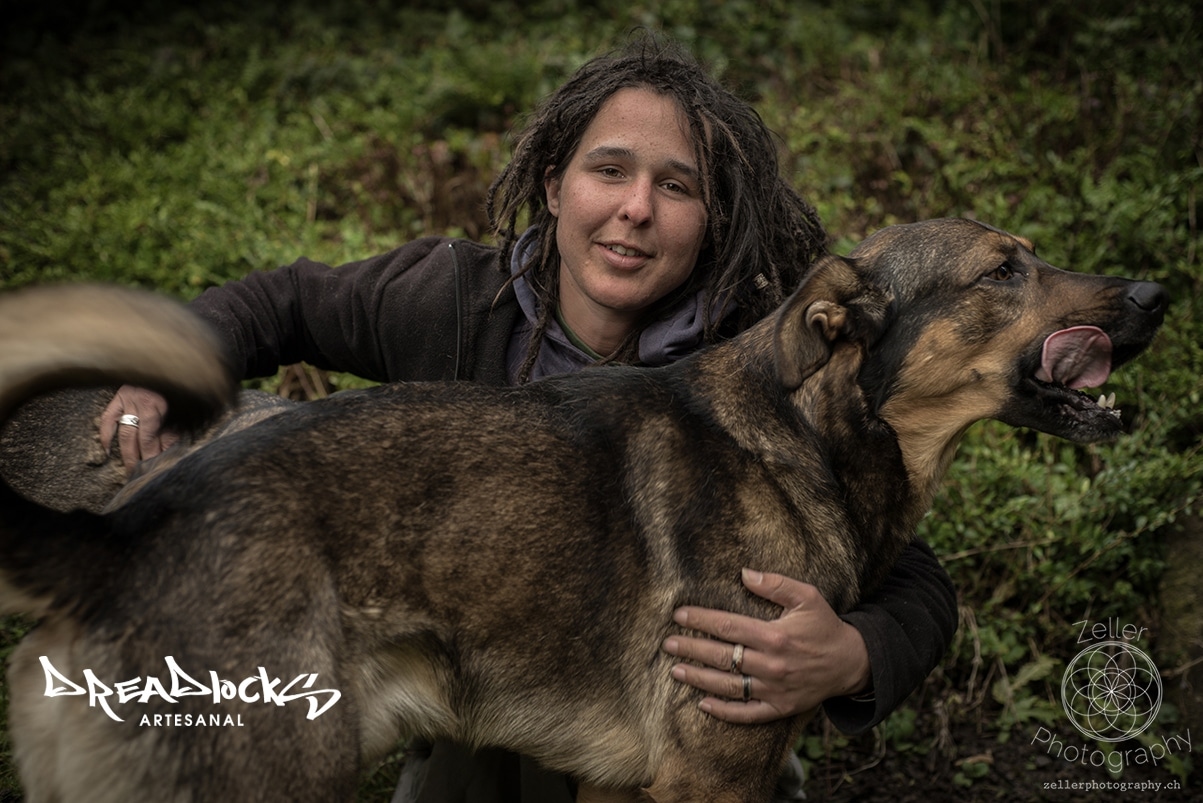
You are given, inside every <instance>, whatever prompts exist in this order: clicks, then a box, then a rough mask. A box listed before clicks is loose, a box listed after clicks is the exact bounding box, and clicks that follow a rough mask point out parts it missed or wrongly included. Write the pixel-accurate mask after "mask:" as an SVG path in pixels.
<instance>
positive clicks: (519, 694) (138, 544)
mask: <svg viewBox="0 0 1203 803" xmlns="http://www.w3.org/2000/svg"><path fill="white" fill-rule="evenodd" d="M1165 307H1166V299H1165V296H1164V294H1163V292H1162V290H1161V288H1160V287H1158V286H1157V285H1155V284H1151V283H1147V282H1132V281H1127V280H1124V279H1118V278H1108V277H1101V276H1086V275H1079V274H1073V273H1067V272H1064V271H1061V270H1058V269H1056V268H1053V267H1051V266H1050V265H1048V264H1046V263H1045V262H1043V261H1041V260H1040V259H1039V258H1037V257H1036V255H1035V254H1034V253H1033V251H1032V248H1031V245H1030V244H1029V243H1028V242H1026V241H1025V240H1022V239H1020V238H1017V237H1014V236H1012V235H1009V234H1006V233H1004V232H1001V231H998V230H995V229H992V228H990V227H987V226H984V225H982V224H979V223H976V222H973V221H968V220H939V221H930V222H924V223H918V224H914V225H909V226H898V227H893V228H889V229H885V230H883V231H881V232H879V233H877V234H875V235H874V236H872V237H870V238H869V239H867V240H866V241H865V242H864V243H863V244H862V245H861V246H860V247H858V248H857V249H856V250H855V251H854V252H853V254H852V256H851V257H850V258H847V259H844V258H839V257H834V256H832V257H826V258H824V259H823V260H821V261H820V262H819V263H818V264H817V265H816V266H815V267H814V268H813V270H812V271H811V272H810V273H809V274H808V276H807V278H806V280H805V281H804V282H803V284H802V285H801V287H800V288H799V289H798V290H797V291H796V293H795V294H794V295H793V296H792V297H791V298H790V299H789V300H788V301H787V302H786V303H785V304H784V305H783V306H782V307H781V308H780V309H779V310H777V312H775V313H774V314H773V315H771V316H770V317H769V318H767V319H765V320H764V321H763V322H761V323H760V324H758V325H757V326H755V327H753V328H752V329H750V330H749V331H747V332H745V333H744V334H742V335H740V336H738V337H736V338H734V339H732V340H730V341H727V342H725V343H722V344H720V345H717V346H715V347H712V348H709V349H706V350H703V351H702V352H699V353H698V354H697V355H695V356H693V357H691V358H689V359H686V360H682V361H681V362H678V363H675V364H673V365H671V366H668V367H665V368H657V369H645V368H623V367H610V368H599V369H591V370H587V371H584V372H582V373H580V374H577V375H574V376H569V377H564V378H555V379H550V380H545V381H542V382H538V383H533V384H531V385H528V386H524V387H521V388H516V389H490V388H483V387H477V386H472V385H465V384H414V385H393V386H385V387H380V388H376V389H373V390H369V391H355V392H347V393H341V394H336V395H335V396H333V397H331V398H330V399H328V400H325V401H322V402H315V403H312V404H307V405H301V406H299V407H297V408H295V409H292V410H288V411H285V412H282V413H280V414H278V415H274V416H272V417H271V418H269V419H268V420H266V421H264V422H262V423H259V424H256V425H254V426H250V427H247V428H245V429H242V430H240V431H238V432H236V433H234V434H230V435H227V436H225V437H221V438H218V439H216V440H212V441H210V442H209V443H208V444H207V445H204V446H203V447H201V448H196V449H195V450H194V451H192V452H191V453H190V454H186V455H184V456H182V457H180V458H179V459H178V460H175V461H174V462H172V463H170V464H169V465H166V466H165V467H164V468H163V470H161V471H159V472H157V473H155V474H154V475H153V476H150V477H148V478H147V479H146V480H145V481H144V482H143V483H142V484H140V486H139V487H138V488H137V489H136V491H134V492H132V493H130V494H128V496H127V498H126V499H125V500H124V502H123V504H120V505H118V506H115V507H114V509H112V510H110V511H109V512H107V513H104V514H97V513H92V512H83V511H77V512H69V513H59V512H55V511H53V510H50V509H49V508H47V507H46V506H44V505H41V504H38V503H36V502H32V501H29V500H27V499H26V498H25V497H23V496H22V495H20V494H18V493H17V492H15V491H14V490H12V488H11V487H9V486H8V485H7V484H5V485H4V486H3V487H2V488H0V505H2V510H3V513H2V514H0V602H2V603H3V610H5V611H22V612H27V613H30V614H32V615H34V616H36V617H38V618H39V619H40V624H39V625H38V627H37V628H36V629H35V630H34V631H33V632H32V633H31V634H30V635H29V636H28V637H27V638H26V639H25V640H24V642H23V643H22V644H21V645H20V646H19V648H18V651H17V652H16V654H15V655H14V657H13V660H12V666H11V669H10V673H9V683H10V697H11V703H10V706H11V707H10V716H9V725H10V730H11V733H12V740H13V743H14V746H15V753H16V757H17V761H18V764H19V768H20V772H21V777H22V779H23V782H24V784H25V786H26V788H27V790H28V794H29V798H28V799H29V800H30V801H31V803H38V801H60V800H61V801H74V800H91V801H138V800H142V801H156V803H162V802H164V801H218V800H221V801H225V800H254V801H290V803H291V802H294V801H322V802H323V803H326V802H327V801H332V800H347V799H350V798H351V797H353V795H354V791H355V788H356V784H357V779H358V773H359V770H360V768H361V767H363V766H365V762H367V761H369V760H370V759H371V758H372V757H373V756H377V755H379V754H381V753H382V752H383V751H386V750H387V749H389V748H390V747H392V746H393V745H394V744H395V743H396V742H397V740H398V739H399V737H400V736H402V735H403V734H418V735H422V736H425V737H428V738H446V739H451V740H456V741H460V742H462V743H464V744H467V745H471V746H484V745H494V746H501V747H505V748H510V749H512V750H515V751H518V752H521V753H524V754H527V755H530V756H532V757H534V758H536V759H538V760H539V761H541V762H543V763H544V764H545V765H547V766H548V767H550V768H553V769H556V770H560V771H563V772H566V773H569V774H571V775H573V776H575V777H576V778H578V779H580V780H581V782H582V783H583V787H582V789H583V792H582V797H585V796H588V795H593V796H594V799H601V798H615V799H626V798H629V799H635V798H637V797H640V796H646V797H647V798H649V799H654V800H657V801H701V800H706V801H762V800H767V798H768V796H769V795H770V793H771V788H772V784H773V781H774V779H775V778H776V775H777V772H778V769H779V766H780V765H781V763H782V760H783V757H784V756H785V753H786V750H787V749H789V746H790V745H791V743H792V739H793V738H794V735H795V734H796V733H797V730H798V728H799V727H800V724H801V723H800V720H798V719H795V720H793V721H783V722H778V723H774V724H770V725H764V726H754V727H753V726H736V725H730V724H727V723H724V722H721V721H718V720H716V719H713V718H710V717H708V716H706V715H705V714H704V713H702V712H701V711H700V710H699V708H698V706H697V704H696V703H697V699H698V693H696V692H695V691H693V690H691V689H689V688H688V687H685V686H683V685H681V684H679V683H676V682H674V681H673V680H672V679H671V677H670V673H669V668H670V665H671V663H672V661H673V659H672V658H671V657H670V656H668V655H666V654H664V653H663V652H661V650H660V644H661V642H662V641H663V640H664V638H665V637H666V636H668V635H669V634H671V633H673V632H674V631H675V626H674V625H673V623H672V612H673V610H674V609H675V608H677V607H678V606H680V605H683V604H700V605H706V606H711V607H718V608H724V609H728V610H735V611H742V612H746V613H749V614H753V615H757V616H762V617H770V616H773V615H775V614H776V611H774V610H773V609H772V608H771V606H769V605H768V604H767V603H765V602H764V601H763V600H759V599H755V598H752V597H751V596H750V595H749V594H747V593H746V592H745V591H744V590H743V588H742V586H741V583H740V569H741V568H742V567H745V566H752V567H756V568H759V569H765V570H771V571H776V572H781V573H783V574H786V575H789V576H792V577H796V578H799V579H803V580H806V581H809V582H812V583H814V584H815V585H817V586H818V587H819V589H820V590H821V591H822V592H823V594H824V595H825V596H826V598H827V599H828V600H829V601H830V602H831V604H832V605H833V606H834V607H835V608H836V609H837V610H844V609H847V608H848V607H849V606H851V605H852V604H853V603H854V601H855V600H856V599H857V598H858V597H859V596H860V595H861V594H862V593H863V592H864V591H865V590H867V589H870V588H872V587H873V586H874V584H876V583H877V582H878V581H879V580H880V578H881V577H882V576H883V574H884V573H885V572H886V571H887V570H888V568H889V567H890V565H891V564H892V563H893V561H894V560H895V558H896V556H897V554H898V553H899V551H900V550H901V549H902V547H903V546H904V545H905V544H906V542H907V541H908V539H910V538H911V537H912V533H913V532H914V528H915V526H916V523H917V522H918V520H919V518H920V517H921V516H922V515H923V514H924V513H925V511H926V510H927V509H928V506H929V504H930V502H931V500H932V497H933V495H934V494H935V492H936V489H937V486H938V484H939V483H940V481H941V477H942V475H943V474H944V472H945V469H946V467H947V466H948V464H949V461H950V460H951V458H952V455H953V452H954V450H955V448H956V445H957V442H958V440H959V439H960V438H961V436H962V434H963V433H964V432H965V430H966V429H967V428H968V427H969V426H970V425H971V424H973V423H974V422H975V421H978V420H981V419H986V418H994V419H998V420H1001V421H1004V422H1006V423H1009V424H1013V425H1016V426H1022V427H1031V428H1033V429H1037V430H1041V431H1043V432H1047V433H1052V434H1054V435H1059V436H1062V437H1066V438H1070V439H1073V440H1077V441H1094V440H1101V439H1105V438H1110V437H1112V436H1114V435H1116V434H1117V433H1119V432H1120V430H1121V423H1120V419H1119V414H1118V412H1117V411H1115V410H1114V409H1110V408H1111V406H1112V405H1110V404H1109V403H1107V402H1106V401H1104V402H1103V403H1102V404H1099V403H1096V402H1095V401H1093V400H1092V399H1091V398H1089V397H1087V396H1086V395H1084V394H1083V393H1081V392H1079V390H1078V389H1077V388H1081V387H1093V386H1097V385H1099V384H1102V382H1103V381H1104V380H1106V379H1107V377H1108V375H1109V372H1110V370H1111V369H1112V367H1114V366H1116V365H1119V364H1120V363H1123V362H1125V361H1127V360H1128V359H1130V358H1132V357H1133V356H1135V355H1136V354H1137V353H1139V352H1140V351H1141V350H1142V349H1144V348H1145V347H1146V346H1147V345H1148V344H1149V342H1150V341H1151V339H1152V337H1153V335H1154V333H1155V331H1156V330H1157V328H1158V326H1159V325H1160V324H1161V321H1162V318H1163V316H1164V312H1165ZM80 315H83V316H86V317H85V318H82V319H81V318H78V317H77V316H80ZM99 381H106V382H124V381H129V382H133V383H138V384H142V385H145V386H150V387H155V388H157V389H159V390H162V391H164V392H165V393H166V394H167V395H168V396H169V399H170V402H171V405H172V410H173V411H175V413H176V414H177V415H178V416H179V417H180V418H181V420H187V419H189V418H191V419H199V418H203V417H204V415H205V414H206V413H212V412H214V411H216V410H219V409H221V407H222V405H224V404H225V403H226V402H227V401H228V399H229V397H230V393H231V387H232V383H231V382H230V381H229V379H228V378H227V377H226V376H225V375H224V374H223V372H222V371H221V368H220V362H219V360H218V358H217V356H216V350H215V347H214V346H212V345H211V344H210V342H209V340H208V338H207V336H206V333H205V331H204V328H203V326H201V325H200V324H199V322H196V321H194V320H192V319H190V318H189V317H188V315H187V314H185V313H184V311H183V310H182V308H179V307H177V306H175V305H174V304H172V303H171V302H167V301H165V300H161V299H157V298H154V297H143V296H140V295H132V296H131V295H130V294H129V293H128V292H123V291H117V290H113V289H105V290H100V289H96V288H87V289H83V290H81V289H80V288H45V289H34V290H28V291H20V292H15V293H11V294H9V295H7V296H5V297H0V414H3V416H4V417H7V416H8V414H9V413H10V412H11V411H12V410H13V409H15V408H16V407H17V406H18V405H19V404H20V403H21V402H23V401H24V400H25V399H27V398H29V397H30V396H31V395H33V394H34V393H37V392H40V391H43V390H47V389H50V388H51V387H54V386H62V385H70V384H79V383H85V382H99Z"/></svg>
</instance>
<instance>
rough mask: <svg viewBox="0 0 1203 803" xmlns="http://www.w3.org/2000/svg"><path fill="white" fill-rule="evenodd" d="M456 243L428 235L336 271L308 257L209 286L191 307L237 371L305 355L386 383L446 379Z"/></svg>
mask: <svg viewBox="0 0 1203 803" xmlns="http://www.w3.org/2000/svg"><path fill="white" fill-rule="evenodd" d="M450 243H451V241H448V240H446V239H443V238H424V239H421V240H416V241H414V242H412V243H409V244H407V245H405V246H402V247H400V248H397V249H395V250H393V251H390V252H388V253H386V254H382V255H380V256H377V257H373V258H371V259H367V260H363V261H361V262H352V263H349V264H347V265H343V266H341V267H337V268H331V267H329V266H327V265H323V264H321V263H318V262H313V261H312V260H308V259H300V260H298V261H296V262H294V263H292V264H291V265H287V266H284V267H281V268H277V269H275V270H272V271H262V272H255V273H251V274H250V275H248V276H247V277H246V278H244V279H241V280H239V281H233V282H228V283H226V284H224V285H222V286H220V287H214V288H210V289H208V290H206V291H205V292H204V293H202V294H201V295H200V297H198V298H197V299H196V300H195V301H193V302H192V304H191V308H192V309H193V311H195V312H197V313H198V314H199V315H201V317H203V318H205V319H206V320H208V321H209V322H210V323H211V324H213V325H214V327H215V328H216V329H217V332H218V334H219V336H220V337H221V338H222V339H223V341H224V344H225V348H226V355H227V358H228V359H229V361H230V364H231V367H232V368H233V370H234V371H235V372H236V374H237V375H239V376H242V377H244V378H250V377H259V376H268V375H270V374H273V373H275V371H276V370H277V369H278V368H279V367H280V366H281V365H289V364H291V363H295V362H300V361H304V362H308V363H310V364H311V365H314V366H316V367H318V368H324V369H328V370H336V371H346V372H348V373H352V374H355V375H357V376H361V377H364V378H366V379H370V380H374V381H378V382H384V381H390V380H399V379H419V378H422V379H441V378H451V376H450V375H447V376H443V375H442V374H443V373H448V374H449V373H450V372H452V371H453V367H452V368H448V369H447V371H442V370H438V369H436V370H434V372H433V373H434V374H435V375H433V376H421V375H419V374H421V373H425V372H429V370H430V366H432V365H438V366H442V365H447V366H454V361H455V351H456V342H457V340H456V337H457V330H456V319H457V309H456V298H457V296H456V288H455V281H456V279H455V275H454V257H453V256H452V254H451V248H450V247H448V246H449V245H450Z"/></svg>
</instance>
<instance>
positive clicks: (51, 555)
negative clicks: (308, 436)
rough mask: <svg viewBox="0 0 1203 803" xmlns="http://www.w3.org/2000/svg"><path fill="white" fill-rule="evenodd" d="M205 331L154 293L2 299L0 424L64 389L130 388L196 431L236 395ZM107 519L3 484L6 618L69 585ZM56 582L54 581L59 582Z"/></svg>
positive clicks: (0, 536) (49, 290)
mask: <svg viewBox="0 0 1203 803" xmlns="http://www.w3.org/2000/svg"><path fill="white" fill-rule="evenodd" d="M221 355H222V351H221V346H220V344H219V342H218V340H217V337H216V336H215V335H214V333H213V332H212V331H211V330H210V329H209V328H208V326H207V324H205V323H204V322H203V321H201V320H200V319H199V318H198V317H196V316H194V315H193V314H191V313H190V312H188V311H187V310H186V309H185V308H184V307H183V306H182V305H180V304H178V303H176V302H174V301H171V300H168V299H166V298H163V297H161V296H157V295H154V294H152V293H148V292H143V291H136V290H129V289H124V288H118V287H111V286H99V285H87V284H75V285H56V286H46V287H36V288H29V289H24V290H18V291H14V292H12V293H6V294H4V295H0V425H3V423H4V422H6V421H7V420H8V418H9V416H10V415H12V413H13V412H14V411H15V410H16V409H17V408H18V407H19V406H20V405H21V404H22V403H23V402H25V401H26V400H28V399H29V398H31V397H33V396H35V395H37V394H39V393H43V392H46V391H50V390H55V389H58V388H63V387H77V386H79V387H82V386H100V385H113V384H124V383H128V384H132V385H137V386H140V387H145V388H149V389H151V390H155V391H157V392H159V393H161V394H163V396H164V398H166V399H167V403H168V413H167V420H166V421H165V423H166V424H167V425H168V426H172V427H175V428H178V429H184V430H188V429H195V428H198V427H200V426H202V425H203V424H205V423H207V422H208V421H209V420H211V419H212V418H213V417H215V416H216V415H217V414H218V413H220V412H221V411H222V410H224V409H225V408H226V407H227V406H228V405H229V404H230V403H231V401H232V400H233V398H234V392H235V389H236V385H235V382H234V381H233V379H232V378H231V374H230V371H229V370H228V368H227V367H226V364H225V362H224V360H223V359H222V356H221ZM105 532H106V528H105V524H104V520H103V519H102V518H101V517H99V516H93V515H90V514H85V513H82V512H75V513H69V514H61V513H57V512H55V511H53V510H50V509H49V508H46V507H43V506H41V505H39V504H36V503H35V502H32V501H29V500H27V499H26V498H24V497H23V496H21V495H20V494H18V493H17V492H16V491H15V490H13V489H12V488H11V487H10V486H9V484H8V482H7V481H5V480H4V479H3V478H2V477H0V611H3V612H14V611H21V612H33V613H37V612H38V610H39V609H40V608H44V606H45V605H46V604H47V603H48V602H49V599H50V598H52V597H54V596H55V595H56V594H57V591H58V590H57V589H56V587H57V586H59V585H60V584H61V583H62V582H63V581H66V582H70V580H69V578H67V577H64V576H63V574H65V573H64V572H62V571H61V570H63V569H65V568H66V565H65V564H67V563H71V564H77V559H78V558H79V557H82V556H85V555H86V554H87V553H88V552H90V551H91V550H92V549H95V548H97V546H98V544H97V542H98V540H105V539H104V537H103V536H104V533H105ZM56 573H57V574H58V575H59V576H58V578H57V579H55V578H54V575H55V574H56Z"/></svg>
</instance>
